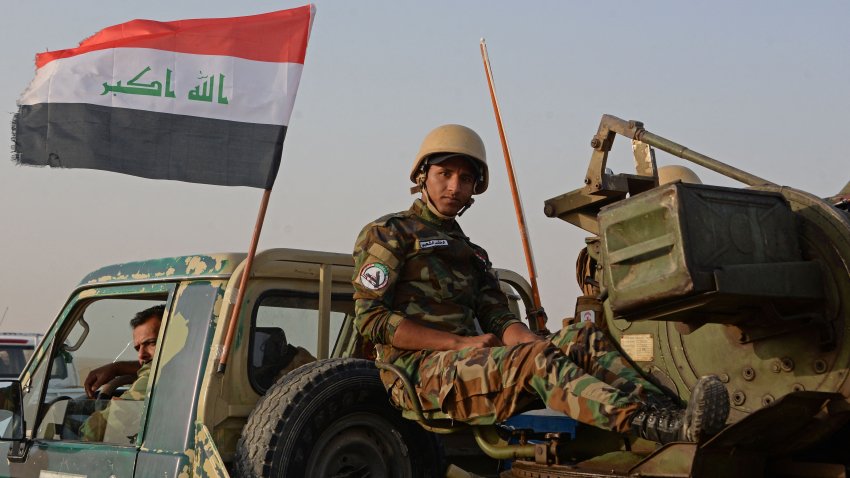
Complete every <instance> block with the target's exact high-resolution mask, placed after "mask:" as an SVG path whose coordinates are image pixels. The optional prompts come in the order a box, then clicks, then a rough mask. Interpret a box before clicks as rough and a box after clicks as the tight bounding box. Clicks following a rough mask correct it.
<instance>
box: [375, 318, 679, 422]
mask: <svg viewBox="0 0 850 478" xmlns="http://www.w3.org/2000/svg"><path fill="white" fill-rule="evenodd" d="M413 372H414V373H413V374H412V376H411V380H412V381H413V383H415V384H416V391H417V394H418V395H419V400H420V402H421V403H422V408H423V411H425V414H426V416H429V415H431V416H434V413H435V412H441V413H443V414H445V415H448V416H449V417H451V418H452V419H456V420H458V421H463V422H468V423H471V424H490V423H496V422H500V421H504V420H505V419H507V418H509V417H510V416H512V415H514V414H516V413H518V412H520V411H522V409H523V408H524V407H526V406H528V405H530V404H531V403H532V402H533V401H534V400H535V399H537V398H539V399H542V400H543V402H544V403H545V404H546V406H547V407H549V408H551V409H554V410H558V411H560V412H563V413H565V414H566V415H568V416H570V417H572V418H574V419H576V420H578V421H579V422H582V423H586V424H589V425H593V426H596V427H600V428H604V429H608V430H613V431H616V432H621V433H623V432H626V431H628V429H629V423H628V422H629V418H630V416H631V415H632V414H633V413H634V411H635V410H636V409H637V408H638V406H639V404H640V402H641V401H642V400H644V399H645V398H646V396H647V394H652V393H658V394H660V393H662V392H661V391H660V390H659V389H658V388H657V387H656V386H655V385H653V384H652V383H650V382H648V381H647V380H645V379H644V378H643V377H641V375H640V374H639V373H638V372H637V371H636V370H635V369H634V368H632V366H631V365H629V363H628V362H627V361H626V360H625V359H624V358H623V356H622V355H620V353H619V352H618V351H617V349H616V348H615V347H613V346H612V344H611V342H610V340H609V339H608V338H607V337H606V336H605V334H603V333H602V332H601V331H600V330H599V329H597V328H596V327H595V326H594V325H593V324H592V323H590V322H583V323H577V324H573V325H571V326H569V327H566V328H564V329H562V330H561V331H560V332H558V333H556V334H553V335H551V336H549V337H548V338H547V339H546V340H541V341H538V342H531V343H526V344H519V345H513V346H504V347H491V348H482V349H471V348H470V349H462V350H450V351H442V352H429V353H425V354H424V355H423V356H422V357H421V359H420V360H419V363H418V367H417V368H415V369H414V370H413ZM384 378H385V379H387V378H389V377H387V376H384ZM388 385H389V383H388ZM398 385H399V384H398V383H396V384H394V385H393V386H392V387H391V388H390V391H391V395H392V396H393V400H394V401H395V402H396V403H397V404H406V405H407V402H408V400H407V399H406V397H405V396H404V391H403V389H402V388H401V387H399V386H398ZM406 408H410V407H409V406H407V407H406Z"/></svg>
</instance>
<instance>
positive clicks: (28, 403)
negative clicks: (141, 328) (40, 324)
mask: <svg viewBox="0 0 850 478" xmlns="http://www.w3.org/2000/svg"><path fill="white" fill-rule="evenodd" d="M173 290H174V286H173V285H171V284H147V285H138V286H136V285H128V286H117V287H104V288H99V289H88V290H83V291H80V292H79V293H78V294H77V295H76V296H75V297H74V298H72V300H71V301H70V302H69V303H68V305H67V306H66V307H65V310H64V311H63V312H62V315H61V316H60V320H58V321H57V322H56V323H55V324H54V325H53V327H52V328H51V330H50V332H48V335H47V336H46V338H45V340H44V341H43V343H42V344H41V346H40V347H39V348H38V349H37V350H36V353H35V355H34V358H33V360H31V362H30V363H29V364H28V367H27V369H26V370H25V371H24V373H23V374H22V377H21V378H22V385H23V392H24V400H23V401H24V418H25V420H26V426H27V437H28V441H27V443H26V446H25V447H24V453H20V454H18V455H19V456H14V455H15V453H14V452H13V453H12V454H11V455H10V454H9V449H10V445H9V443H8V442H5V443H2V444H0V453H2V454H3V455H7V456H9V461H6V460H2V461H0V476H16V477H36V476H37V477H50V478H59V477H65V478H80V477H132V476H133V474H134V469H135V465H136V456H137V454H138V450H139V447H140V446H141V444H142V443H143V440H144V427H145V420H146V410H147V406H148V401H149V398H148V397H149V389H150V387H151V386H152V382H153V380H152V379H151V380H150V381H149V383H148V381H147V380H146V381H145V383H144V385H143V386H142V385H139V384H141V382H139V381H138V379H139V377H138V376H136V374H133V375H132V376H131V375H128V376H124V377H119V378H117V379H116V380H114V381H113V382H112V383H110V387H103V388H102V389H101V392H102V393H101V394H100V396H98V397H96V398H89V397H88V396H87V395H86V393H85V390H84V388H83V383H84V380H85V378H86V376H87V375H88V373H89V372H90V371H91V370H93V369H95V368H97V367H100V366H102V365H106V364H110V363H112V362H118V361H128V362H133V361H135V362H136V363H138V354H137V352H136V350H134V343H133V340H132V327H131V326H130V320H131V319H132V318H133V317H134V316H135V315H136V314H137V313H138V312H140V311H143V310H145V309H149V308H150V307H152V306H157V305H165V314H166V315H167V314H168V310H169V307H170V300H171V297H172V295H173V294H172V293H173ZM162 332H163V331H162V330H160V336H158V337H157V340H159V337H161V334H162ZM154 362H156V360H154ZM156 365H157V364H156V363H153V364H150V365H149V367H152V369H153V370H155V369H156V368H155V367H156ZM57 366H64V367H63V368H64V373H65V377H64V378H63V379H61V380H58V379H57V378H50V379H46V377H54V376H55V375H56V374H55V373H53V369H55V368H57ZM140 376H141V373H140ZM133 387H135V388H136V389H138V390H139V391H137V393H135V394H133V393H130V392H132V391H133V390H130V389H132V388H133ZM107 388H108V390H107ZM113 398H115V399H113ZM4 468H5V469H4Z"/></svg>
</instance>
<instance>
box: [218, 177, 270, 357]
mask: <svg viewBox="0 0 850 478" xmlns="http://www.w3.org/2000/svg"><path fill="white" fill-rule="evenodd" d="M271 194H272V190H271V188H269V189H266V190H265V191H264V192H263V199H262V200H261V201H260V211H259V212H258V213H257V223H256V224H255V225H254V236H253V237H252V238H251V246H250V247H249V248H248V257H247V258H246V259H245V269H243V270H242V277H241V278H240V279H239V288H238V289H237V290H236V301H235V302H234V303H233V307H232V308H231V309H230V322H228V324H227V334H226V335H225V336H224V345H223V346H222V349H221V358H219V361H218V368H217V369H216V372H218V373H224V370H225V368H227V358H228V356H229V355H230V345H231V344H232V343H233V336H234V335H235V332H236V323H237V322H238V320H239V311H240V310H241V308H242V300H244V299H245V289H247V288H248V287H247V286H248V277H249V276H250V275H251V268H252V267H253V265H254V256H255V255H257V244H258V243H259V242H260V232H261V231H262V230H263V221H265V219H266V209H268V206H269V198H270V197H271Z"/></svg>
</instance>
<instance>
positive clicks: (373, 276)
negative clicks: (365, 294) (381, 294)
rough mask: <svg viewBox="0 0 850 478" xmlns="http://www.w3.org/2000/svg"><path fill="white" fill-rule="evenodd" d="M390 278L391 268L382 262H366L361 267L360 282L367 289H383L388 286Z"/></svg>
mask: <svg viewBox="0 0 850 478" xmlns="http://www.w3.org/2000/svg"><path fill="white" fill-rule="evenodd" d="M389 278H390V271H389V269H388V268H387V266H385V265H383V264H381V263H380V262H373V263H371V264H366V265H365V266H363V269H360V283H361V284H363V287H365V288H367V289H372V290H381V289H383V288H384V287H386V286H387V280H388V279H389Z"/></svg>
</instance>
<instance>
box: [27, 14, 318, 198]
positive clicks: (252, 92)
mask: <svg viewBox="0 0 850 478" xmlns="http://www.w3.org/2000/svg"><path fill="white" fill-rule="evenodd" d="M314 13H315V10H314V8H313V6H312V5H307V6H304V7H299V8H295V9H291V10H282V11H277V12H271V13H265V14H262V15H253V16H247V17H234V18H214V19H196V20H180V21H173V22H155V21H150V20H133V21H130V22H127V23H123V24H121V25H115V26H112V27H109V28H106V29H104V30H102V31H100V32H98V33H96V34H95V35H93V36H92V37H90V38H88V39H86V40H83V42H82V43H80V45H79V46H78V47H77V48H73V49H69V50H59V51H52V52H46V53H40V54H38V55H36V75H35V79H34V80H33V81H32V83H31V84H30V86H29V87H28V88H27V89H26V91H24V93H23V94H22V95H21V97H20V99H19V100H18V113H17V115H16V117H15V120H14V122H13V131H12V135H13V139H14V157H13V159H14V161H16V162H17V163H18V164H27V165H34V166H50V167H60V168H88V169H102V170H107V171H115V172H119V173H125V174H132V175H134V176H141V177H145V178H152V179H172V180H177V181H189V182H195V183H205V184H217V185H225V186H251V187H258V188H265V189H271V187H272V184H273V183H274V180H275V176H276V175H277V171H278V168H279V166H280V155H281V149H282V147H283V138H284V136H285V135H286V128H287V125H288V124H289V118H290V115H291V114H292V107H293V103H294V101H295V92H296V90H297V89H298V82H299V79H300V78H301V70H302V69H303V67H304V56H305V53H306V50H307V40H308V37H309V34H310V27H311V25H312V19H313V16H314Z"/></svg>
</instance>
